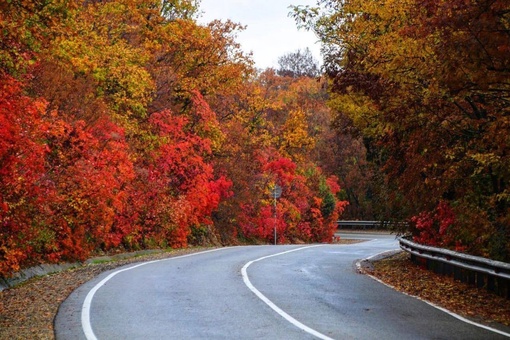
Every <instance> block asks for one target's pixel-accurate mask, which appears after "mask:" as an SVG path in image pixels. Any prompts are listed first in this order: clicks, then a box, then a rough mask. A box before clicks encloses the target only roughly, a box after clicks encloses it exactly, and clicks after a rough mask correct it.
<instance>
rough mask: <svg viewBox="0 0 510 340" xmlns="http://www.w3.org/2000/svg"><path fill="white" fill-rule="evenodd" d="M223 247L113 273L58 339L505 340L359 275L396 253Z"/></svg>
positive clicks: (382, 241)
mask: <svg viewBox="0 0 510 340" xmlns="http://www.w3.org/2000/svg"><path fill="white" fill-rule="evenodd" d="M359 237H363V238H365V239H368V240H367V242H363V243H357V244H352V245H313V246H288V245H287V246H253V247H233V248H222V249H218V250H214V251H210V252H203V253H197V254H193V255H191V256H183V257H178V258H172V259H167V260H161V261H157V262H151V263H146V264H142V265H140V264H138V265H134V266H133V265H130V266H127V267H124V268H120V269H116V270H114V271H112V272H107V273H104V274H103V275H101V276H100V277H98V278H96V279H94V280H92V281H90V282H88V283H86V284H85V285H83V286H81V287H80V288H79V289H77V290H76V291H75V292H74V293H73V294H71V296H70V297H69V298H68V299H67V300H66V301H65V302H64V303H63V304H62V306H61V307H60V310H59V313H58V315H57V318H56V320H55V330H56V336H57V339H87V338H88V339H94V338H97V339H317V338H322V339H329V338H331V339H397V338H399V339H498V338H506V337H504V336H502V335H500V334H497V333H493V332H491V331H490V330H487V329H483V328H480V327H477V326H474V325H471V324H468V323H465V322H462V321H460V320H458V319H456V318H454V317H453V316H451V315H449V314H447V313H445V312H442V311H440V310H438V309H436V308H433V307H431V306H429V305H428V304H426V303H424V302H421V301H419V300H417V299H415V298H412V297H409V296H406V295H403V294H400V293H398V292H396V291H394V290H392V289H391V288H388V287H386V286H384V285H382V284H380V283H379V282H376V281H375V280H373V279H371V278H370V277H368V276H365V275H361V274H358V273H356V270H355V265H354V264H355V262H356V260H359V259H362V258H366V257H369V256H371V255H374V254H377V253H380V252H383V251H387V250H391V249H396V248H398V244H397V241H396V240H395V238H394V237H393V236H387V235H367V234H362V235H360V236H359Z"/></svg>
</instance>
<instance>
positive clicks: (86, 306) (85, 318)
mask: <svg viewBox="0 0 510 340" xmlns="http://www.w3.org/2000/svg"><path fill="white" fill-rule="evenodd" d="M229 248H230V247H225V248H217V249H212V250H206V251H201V252H198V253H192V254H187V255H181V256H176V257H169V258H166V259H161V260H154V261H149V262H143V263H140V264H137V265H134V266H132V267H129V268H124V269H119V270H117V271H115V272H113V273H111V274H110V275H108V276H107V277H105V278H104V279H103V280H101V282H99V283H98V284H97V285H95V286H94V288H92V289H91V290H90V291H89V293H88V294H87V296H86V297H85V300H84V301H83V306H82V309H81V327H82V329H83V333H84V334H85V337H86V338H87V340H97V337H96V335H95V334H94V330H93V329H92V325H91V324H90V307H91V305H92V299H93V298H94V294H96V292H97V291H98V290H99V288H101V287H102V286H103V285H104V284H105V283H106V282H108V281H109V280H110V279H111V278H112V277H114V276H115V275H117V274H119V273H122V272H125V271H128V270H131V269H135V268H138V267H141V266H145V265H147V264H151V263H156V262H162V261H170V260H176V259H182V258H184V257H190V256H195V255H200V254H205V253H211V252H213V251H218V250H223V249H229Z"/></svg>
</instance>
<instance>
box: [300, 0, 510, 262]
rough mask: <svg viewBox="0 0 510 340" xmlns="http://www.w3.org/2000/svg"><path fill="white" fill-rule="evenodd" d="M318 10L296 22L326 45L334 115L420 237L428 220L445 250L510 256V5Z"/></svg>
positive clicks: (409, 1) (406, 4) (332, 6)
mask: <svg viewBox="0 0 510 340" xmlns="http://www.w3.org/2000/svg"><path fill="white" fill-rule="evenodd" d="M319 4H320V5H323V6H322V11H321V10H320V9H317V8H315V9H313V8H296V9H295V10H296V11H295V16H296V18H297V19H298V20H304V22H305V24H307V25H309V26H308V27H309V28H312V29H314V30H315V31H316V33H317V34H318V35H319V36H320V37H321V39H322V41H323V42H324V43H325V44H326V46H327V50H328V51H329V52H328V53H327V56H326V57H325V66H326V68H327V70H328V73H329V75H330V77H331V79H332V81H333V83H334V88H333V91H334V92H335V94H336V96H337V103H341V105H337V107H336V109H337V110H342V113H344V114H347V115H348V116H349V117H350V118H351V119H352V121H353V124H354V125H355V126H356V128H357V129H358V130H359V131H360V132H361V133H362V134H363V136H364V137H365V139H366V141H367V142H369V143H370V145H372V146H376V147H377V149H378V150H379V151H378V152H379V154H380V157H379V159H380V161H381V162H380V165H381V167H383V168H384V170H385V172H386V174H387V175H388V178H389V180H390V183H393V184H392V187H393V192H394V193H396V195H395V196H402V197H404V198H405V200H403V201H401V202H402V203H403V204H405V205H406V206H407V207H406V209H405V211H406V214H405V215H403V216H404V217H405V216H407V218H409V219H411V221H414V224H412V225H415V226H416V227H417V230H416V231H415V235H416V237H417V239H421V240H423V239H426V237H422V235H423V233H424V230H423V226H424V225H428V226H429V228H436V230H437V232H430V235H437V239H436V240H434V241H433V242H435V243H439V244H441V245H442V246H448V245H450V246H452V247H459V246H460V247H462V246H466V247H468V251H470V252H472V253H475V254H479V255H484V256H491V257H493V258H497V259H508V256H509V255H508V254H509V253H510V250H509V249H508V244H510V243H509V242H508V235H509V233H508V226H509V225H510V223H509V216H510V214H509V200H508V197H509V196H508V188H507V186H508V185H507V184H508V183H507V182H508V178H509V173H508V171H507V169H508V168H509V167H508V165H509V164H508V162H509V159H508V147H509V140H508V133H507V132H508V124H507V123H506V122H507V120H508V119H507V116H508V101H507V99H506V98H507V96H508V92H509V88H508V78H509V73H508V70H509V67H508V58H507V51H508V46H509V45H510V44H509V39H508V30H509V26H508V13H509V11H508V9H509V7H508V4H507V3H506V2H504V1H484V0H481V1H474V2H470V3H466V2H465V1H439V2H437V1H435V2H432V1H428V2H427V1H426V2H418V1H414V0H406V1H403V2H402V1H399V2H398V4H397V2H395V1H392V0H387V1H383V2H380V1H377V2H376V1H357V0H352V1H345V2H336V1H319ZM301 22H303V21H301ZM444 211H449V212H450V211H451V214H450V213H448V214H445V213H444ZM423 214H429V215H430V216H436V217H437V218H438V219H441V218H442V217H444V216H448V219H449V221H450V222H451V221H453V222H452V223H450V222H448V223H446V222H445V223H443V221H441V220H439V221H437V222H434V223H428V222H427V223H422V222H420V221H424V220H427V218H425V217H424V216H425V215H423ZM450 215H453V216H454V218H453V219H452V218H450ZM413 216H415V217H413ZM416 216H418V217H416ZM430 220H431V221H433V220H434V219H430ZM445 226H447V229H449V230H448V231H445V230H444V228H446V227H445ZM427 232H428V231H427ZM447 234H448V235H450V236H448V237H446V236H444V235H447Z"/></svg>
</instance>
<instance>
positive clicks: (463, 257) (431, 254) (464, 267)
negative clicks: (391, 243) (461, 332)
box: [399, 237, 510, 298]
mask: <svg viewBox="0 0 510 340" xmlns="http://www.w3.org/2000/svg"><path fill="white" fill-rule="evenodd" d="M399 243H400V248H401V249H402V250H404V251H406V252H408V253H410V254H411V259H412V260H413V262H416V263H419V264H422V265H426V266H427V268H428V269H430V270H433V271H434V272H436V273H439V274H444V275H450V276H453V277H454V278H455V279H457V280H460V281H463V282H466V283H470V284H474V285H477V286H478V287H485V288H487V289H488V290H490V291H493V292H495V293H497V294H499V295H501V296H505V297H506V298H510V264H509V263H505V262H500V261H494V260H490V259H486V258H483V257H478V256H472V255H468V254H463V253H459V252H455V251H452V250H448V249H442V248H436V247H430V246H424V245H421V244H418V243H415V242H412V241H410V240H408V239H406V238H403V237H400V238H399Z"/></svg>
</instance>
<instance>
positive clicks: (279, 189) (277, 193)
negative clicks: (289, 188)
mask: <svg viewBox="0 0 510 340" xmlns="http://www.w3.org/2000/svg"><path fill="white" fill-rule="evenodd" d="M281 195H282V187H281V186H279V185H278V184H275V185H274V188H273V190H272V192H271V196H273V198H274V245H275V246H276V239H277V238H276V236H277V235H276V224H277V220H276V199H278V198H280V196H281Z"/></svg>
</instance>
